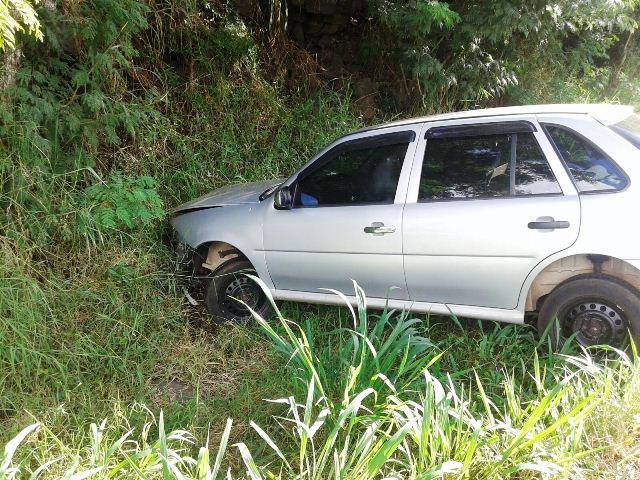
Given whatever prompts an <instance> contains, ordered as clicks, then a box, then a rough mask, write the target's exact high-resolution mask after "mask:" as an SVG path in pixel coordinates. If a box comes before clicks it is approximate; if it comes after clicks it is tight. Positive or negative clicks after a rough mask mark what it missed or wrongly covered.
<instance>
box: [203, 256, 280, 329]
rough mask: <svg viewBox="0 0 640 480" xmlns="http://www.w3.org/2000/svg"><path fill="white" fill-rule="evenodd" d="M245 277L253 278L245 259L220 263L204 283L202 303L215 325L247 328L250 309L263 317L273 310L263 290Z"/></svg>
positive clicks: (249, 264) (250, 268) (250, 319)
mask: <svg viewBox="0 0 640 480" xmlns="http://www.w3.org/2000/svg"><path fill="white" fill-rule="evenodd" d="M247 275H256V271H255V269H254V268H253V265H251V263H250V262H249V261H247V260H244V259H234V260H229V261H228V262H225V263H223V264H222V265H221V266H220V267H219V268H218V269H217V270H216V271H214V272H213V273H212V274H211V276H210V277H209V278H208V279H207V281H206V283H205V304H206V306H207V310H208V311H209V313H210V314H211V316H212V317H213V320H214V321H215V322H217V323H235V324H240V325H246V324H248V323H250V322H251V321H252V320H253V315H252V314H251V312H250V311H249V309H248V308H247V305H248V306H250V307H251V308H252V309H253V310H254V311H255V312H256V313H257V314H258V315H260V316H261V317H262V318H267V317H269V316H270V315H271V312H272V307H271V303H270V302H269V299H268V298H267V296H266V295H265V293H264V291H263V290H262V288H261V287H260V285H258V284H257V283H256V282H255V281H254V280H253V279H251V278H249V277H248V276H247Z"/></svg>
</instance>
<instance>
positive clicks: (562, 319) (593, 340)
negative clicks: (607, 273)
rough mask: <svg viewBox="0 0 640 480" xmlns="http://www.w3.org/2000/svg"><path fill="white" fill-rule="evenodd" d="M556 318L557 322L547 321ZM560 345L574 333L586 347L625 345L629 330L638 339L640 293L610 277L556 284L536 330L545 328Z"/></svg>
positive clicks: (619, 346) (541, 313) (554, 341)
mask: <svg viewBox="0 0 640 480" xmlns="http://www.w3.org/2000/svg"><path fill="white" fill-rule="evenodd" d="M556 319H557V321H558V324H557V325H552V326H551V327H550V324H552V323H554V322H555V321H556ZM547 329H548V332H549V337H550V338H551V341H552V344H553V345H554V346H555V347H558V348H560V347H561V346H562V345H563V344H564V342H565V341H566V340H567V339H568V338H569V337H571V336H572V335H574V334H575V340H576V341H577V342H578V343H579V344H580V345H583V346H585V347H589V346H592V345H610V346H612V347H616V348H624V347H626V346H627V345H628V343H629V331H631V335H632V336H633V338H634V340H635V342H636V344H638V340H640V296H639V295H638V292H636V291H635V290H634V289H633V288H632V287H630V286H628V285H626V284H624V283H623V282H619V281H617V280H616V279H613V278H609V277H595V276H594V277H581V278H577V279H575V280H569V281H568V282H566V283H563V284H561V285H560V286H558V287H556V289H555V290H554V291H553V292H551V293H550V294H549V296H548V297H547V298H546V300H545V301H544V303H543V305H542V308H541V309H540V314H539V315H538V331H539V332H540V333H542V332H544V331H547Z"/></svg>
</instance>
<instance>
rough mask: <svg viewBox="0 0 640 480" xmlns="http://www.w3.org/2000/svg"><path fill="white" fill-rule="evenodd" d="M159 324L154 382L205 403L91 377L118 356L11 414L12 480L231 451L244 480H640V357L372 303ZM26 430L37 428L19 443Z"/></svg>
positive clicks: (128, 471) (171, 463)
mask: <svg viewBox="0 0 640 480" xmlns="http://www.w3.org/2000/svg"><path fill="white" fill-rule="evenodd" d="M358 294H359V295H360V298H363V296H362V292H358ZM176 300H177V299H176ZM285 316H286V317H288V318H291V319H295V322H290V321H288V320H285ZM436 320H437V321H438V322H440V323H433V322H434V321H436ZM200 321H206V319H200ZM148 328H149V329H150V330H151V329H153V328H154V327H151V326H148ZM156 328H160V329H164V328H166V329H167V330H166V331H163V333H162V337H163V339H166V340H167V342H166V343H163V344H162V348H161V350H160V351H158V352H155V353H150V354H149V356H153V361H152V362H148V363H146V364H144V365H139V367H138V370H137V371H138V372H139V375H141V376H142V377H143V378H145V377H147V378H148V379H154V378H155V379H158V378H164V379H165V380H166V379H168V378H171V379H174V380H176V379H177V380H180V381H181V382H184V383H185V384H189V385H191V386H193V387H194V397H193V398H192V399H190V400H188V401H186V402H179V401H176V400H175V399H173V400H171V399H170V398H167V396H163V395H162V394H161V393H159V392H154V391H153V389H150V388H149V382H144V381H141V382H139V383H137V382H136V381H132V379H131V375H132V373H133V372H127V371H124V370H123V371H120V372H118V371H117V369H116V371H115V372H114V371H113V368H108V369H104V373H107V372H109V373H110V376H108V377H107V376H104V375H103V376H102V377H98V378H86V377H87V375H90V376H91V377H94V376H95V375H96V371H97V370H99V368H98V365H99V364H101V363H103V362H104V361H105V360H106V358H105V357H96V358H95V359H94V360H93V361H92V362H88V364H89V363H93V364H94V366H95V371H94V372H92V373H91V374H89V372H82V373H81V375H80V376H78V377H74V378H73V380H74V381H79V382H80V383H79V384H78V385H77V386H75V388H74V387H73V386H69V387H68V388H69V391H68V392H67V397H66V398H65V399H64V401H61V400H58V402H57V404H56V402H55V401H54V402H51V404H50V405H48V406H45V405H35V404H32V405H30V406H27V405H25V406H24V408H23V409H22V410H21V411H17V410H16V412H15V414H14V415H12V416H11V417H10V418H8V419H7V418H5V420H4V421H3V426H4V425H6V426H8V428H7V429H6V430H5V429H3V433H4V436H5V437H6V438H4V441H7V440H9V439H10V438H12V437H14V436H16V435H17V437H16V442H14V443H18V442H19V443H20V445H19V446H18V447H17V449H16V450H15V452H14V448H13V446H14V445H13V443H12V442H9V443H8V444H7V445H8V446H9V448H8V449H7V450H6V453H5V457H6V458H5V461H4V462H3V461H2V460H0V464H2V465H3V467H0V475H3V474H4V475H10V474H11V471H12V469H17V470H20V471H21V472H23V473H28V472H36V471H38V468H40V467H42V470H41V475H42V477H43V478H54V477H56V478H57V477H59V476H63V475H65V474H66V475H67V477H66V478H69V477H71V475H82V472H87V473H91V472H93V474H94V476H95V478H132V477H137V478H174V477H178V478H179V477H180V475H182V476H184V477H185V478H209V477H207V471H208V469H215V465H216V464H217V463H218V462H216V461H214V458H215V457H216V456H217V455H218V456H219V455H223V457H224V458H222V460H221V462H220V463H221V465H222V469H221V472H222V473H224V472H226V471H227V469H230V471H231V472H232V475H233V476H234V478H235V477H243V476H244V475H245V473H246V472H252V473H250V474H249V473H247V475H249V476H251V478H272V477H273V476H276V477H280V478H330V477H335V476H336V475H337V476H339V477H340V478H377V477H381V476H382V475H383V474H384V475H387V476H392V477H393V476H396V477H398V478H441V476H442V475H443V474H444V473H445V472H449V473H448V474H447V475H448V476H447V478H540V477H541V476H542V477H545V478H547V477H549V478H572V479H573V478H634V476H635V475H636V474H637V472H638V468H639V467H640V463H639V462H638V454H639V453H640V452H639V451H638V448H637V441H638V439H639V437H640V429H639V428H638V421H639V418H638V415H639V414H640V395H639V393H640V361H639V359H638V357H637V356H635V355H634V354H633V353H632V356H631V357H630V358H629V357H627V356H626V355H624V354H621V353H620V352H613V351H612V352H606V353H605V354H604V355H602V354H600V355H599V356H597V357H592V356H591V355H590V354H588V353H586V352H572V353H573V355H564V354H554V353H551V352H549V351H548V350H547V349H546V347H545V346H544V344H542V345H540V342H539V341H538V340H537V339H536V337H535V336H534V335H533V334H532V332H531V331H530V330H529V329H527V328H526V327H515V326H500V325H492V324H488V325H487V324H484V325H481V326H474V325H473V324H468V322H464V321H463V322H462V323H461V327H452V322H451V320H450V319H444V318H442V319H433V318H432V319H429V321H428V322H427V321H424V319H423V320H422V321H415V320H414V319H413V317H411V316H410V315H405V314H400V313H393V312H381V313H380V312H379V313H375V314H373V315H371V314H369V315H367V313H366V311H365V310H364V308H363V307H362V306H361V307H360V308H359V309H358V310H357V311H356V312H355V314H352V313H351V312H349V310H348V309H345V308H343V309H334V308H325V307H300V306H295V305H285V309H284V313H283V314H282V315H278V316H277V317H276V318H274V319H272V320H271V321H270V322H264V321H261V322H260V325H259V326H254V327H253V328H232V327H212V326H209V327H208V328H207V327H205V328H203V325H191V326H189V325H187V326H186V327H185V326H184V325H173V326H171V325H163V326H161V325H158V326H157V327H156ZM147 333H152V332H151V331H148V332H147ZM151 338H152V337H151ZM141 342H142V343H146V341H143V340H141ZM489 345H490V347H489ZM114 356H115V355H114ZM122 356H123V354H120V357H122ZM460 359H464V360H465V362H464V364H461V363H460ZM122 360H123V359H121V361H122ZM137 360H138V361H139V360H141V358H138V359H137ZM149 360H152V359H151V358H150V359H149ZM134 363H137V362H134ZM456 365H457V366H456ZM467 365H468V367H467ZM71 367H72V364H71V362H70V361H68V363H66V364H64V366H62V368H64V369H66V370H67V371H68V370H70V369H71ZM15 375H17V374H14V376H15ZM61 377H62V374H61ZM59 381H63V380H62V378H61V379H60V380H59ZM67 381H72V378H68V379H67ZM84 382H86V385H84V384H83V383H84ZM36 383H38V382H36ZM107 385H108V386H109V388H107V389H106V390H101V387H105V386H107ZM34 386H35V385H34V384H33V383H32V384H31V385H30V387H31V388H33V387H34ZM14 388H15V387H14ZM36 393H37V394H38V395H39V398H38V400H42V397H43V396H45V395H46V394H45V392H43V391H36ZM100 397H104V398H103V401H102V402H95V400H96V399H97V398H100ZM90 399H94V402H93V403H87V402H89V401H90ZM268 399H269V400H268ZM34 409H36V410H34ZM227 418H230V419H233V421H232V422H231V420H227ZM34 422H36V423H34ZM231 423H232V425H231ZM29 424H34V425H37V426H35V427H33V428H34V429H37V431H35V430H34V431H32V432H29V433H28V435H27V436H26V438H25V439H21V438H20V435H19V434H18V430H19V429H20V428H22V427H24V426H25V425H29ZM89 424H91V425H89ZM20 440H21V441H20ZM220 443H222V447H221V449H220V450H219V451H218V445H219V444H220ZM209 456H210V457H211V458H210V460H207V458H208V457H209ZM3 468H4V470H3ZM8 478H11V477H8ZM76 478H80V477H76Z"/></svg>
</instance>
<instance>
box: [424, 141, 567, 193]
mask: <svg viewBox="0 0 640 480" xmlns="http://www.w3.org/2000/svg"><path fill="white" fill-rule="evenodd" d="M553 194H562V190H561V189H560V185H559V184H558V182H557V181H556V178H555V176H554V175H553V172H552V170H551V167H550V166H549V163H548V162H547V159H546V157H545V156H544V154H543V153H542V150H541V149H540V146H539V145H538V142H537V141H536V139H535V137H534V135H533V133H531V132H519V133H500V134H492V135H466V136H463V137H445V138H429V139H428V140H427V146H426V149H425V155H424V161H423V165H422V173H421V177H420V188H419V193H418V200H419V201H433V200H454V199H474V198H475V199H482V198H500V197H514V196H523V195H553Z"/></svg>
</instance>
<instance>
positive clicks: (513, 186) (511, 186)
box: [417, 120, 573, 203]
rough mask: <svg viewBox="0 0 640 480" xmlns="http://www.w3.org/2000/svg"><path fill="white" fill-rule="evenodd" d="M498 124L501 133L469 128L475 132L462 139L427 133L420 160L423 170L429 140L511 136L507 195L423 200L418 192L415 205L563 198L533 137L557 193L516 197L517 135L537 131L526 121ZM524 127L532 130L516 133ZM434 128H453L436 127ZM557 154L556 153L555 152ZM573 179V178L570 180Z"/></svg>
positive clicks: (554, 177)
mask: <svg viewBox="0 0 640 480" xmlns="http://www.w3.org/2000/svg"><path fill="white" fill-rule="evenodd" d="M497 123H499V124H501V127H500V128H501V129H502V130H501V131H498V130H497V129H496V130H495V131H494V132H492V133H478V132H486V130H482V129H480V130H471V128H469V129H468V131H473V132H475V133H474V134H473V135H469V134H467V135H464V136H462V137H454V136H451V137H449V136H434V137H428V136H427V135H428V133H429V132H428V131H427V132H426V134H425V139H427V143H426V145H425V148H424V153H423V160H422V165H423V168H424V156H426V153H427V149H428V148H429V141H428V139H429V138H437V139H442V138H469V137H484V136H489V135H511V142H510V143H511V156H510V159H509V162H510V164H509V167H510V171H509V195H501V196H495V197H486V196H483V197H458V198H425V199H421V198H420V191H419V190H418V198H417V203H432V202H457V201H461V200H467V201H469V200H497V199H510V198H530V197H536V198H539V197H564V191H563V190H562V186H561V185H560V182H558V178H557V177H556V174H555V172H554V171H553V168H552V167H551V163H550V162H549V159H548V158H547V156H546V155H545V153H544V149H543V148H542V145H540V142H539V141H538V139H537V138H536V136H535V135H533V139H534V140H535V142H536V144H537V145H538V148H539V149H540V153H542V156H543V157H544V159H545V160H546V162H547V165H548V166H549V169H550V170H551V174H552V175H553V179H554V180H555V182H556V184H557V185H558V188H559V189H560V191H559V192H556V193H527V194H525V195H517V194H516V192H515V189H516V183H515V182H516V178H515V176H516V168H515V165H516V162H517V150H518V134H519V133H535V132H537V131H538V130H537V129H536V127H535V125H533V123H531V122H528V121H526V120H518V121H514V122H497ZM509 124H516V126H515V127H514V128H515V129H516V130H515V131H514V128H506V127H507V126H508V125H509ZM473 125H481V126H483V125H492V124H490V123H485V124H473ZM473 125H471V124H470V125H464V126H465V127H473ZM526 125H529V126H530V127H531V128H532V129H533V130H527V131H518V130H517V129H518V128H520V127H522V128H528V127H526ZM436 128H451V129H453V128H455V127H449V126H447V127H436ZM556 153H557V152H556ZM420 175H422V170H421V171H420ZM572 179H573V178H572Z"/></svg>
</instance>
